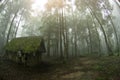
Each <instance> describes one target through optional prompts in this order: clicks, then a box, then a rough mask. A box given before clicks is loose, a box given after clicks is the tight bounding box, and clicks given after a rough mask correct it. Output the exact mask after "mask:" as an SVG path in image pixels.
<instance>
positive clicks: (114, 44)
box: [0, 0, 120, 58]
mask: <svg viewBox="0 0 120 80" xmlns="http://www.w3.org/2000/svg"><path fill="white" fill-rule="evenodd" d="M0 3H1V4H0V52H1V53H2V51H3V50H4V45H5V44H6V43H7V42H9V41H10V40H11V39H13V38H15V37H18V36H19V37H23V36H43V37H44V39H45V41H46V48H47V53H46V55H47V56H49V57H50V56H51V57H60V58H69V57H76V56H80V55H98V56H101V55H109V56H111V55H119V51H120V50H119V49H120V44H119V39H120V34H119V27H120V24H117V23H116V22H115V19H116V17H115V16H114V14H113V13H112V12H113V6H112V5H111V4H110V2H109V1H108V0H94V1H93V0H48V1H47V2H46V3H45V5H44V7H45V8H44V10H37V11H35V10H34V9H32V5H33V4H34V0H29V1H28V0H2V1H1V2H0ZM118 17H120V16H118ZM116 24H117V25H116Z"/></svg>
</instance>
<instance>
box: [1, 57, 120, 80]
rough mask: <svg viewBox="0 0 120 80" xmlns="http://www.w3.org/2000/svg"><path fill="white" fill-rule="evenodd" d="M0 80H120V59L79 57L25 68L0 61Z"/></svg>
mask: <svg viewBox="0 0 120 80" xmlns="http://www.w3.org/2000/svg"><path fill="white" fill-rule="evenodd" d="M0 80H120V57H116V56H113V57H101V58H100V57H79V58H76V59H71V60H68V61H67V62H66V63H62V62H61V61H59V60H58V61H57V60H55V61H50V62H44V63H41V65H40V66H36V67H26V66H23V65H19V64H16V63H13V62H10V61H7V60H5V59H2V58H1V59H0Z"/></svg>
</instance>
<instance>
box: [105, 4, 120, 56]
mask: <svg viewBox="0 0 120 80" xmlns="http://www.w3.org/2000/svg"><path fill="white" fill-rule="evenodd" d="M103 7H104V9H107V8H106V7H105V5H103ZM106 12H107V14H109V13H108V11H106ZM108 17H109V19H110V21H111V24H112V28H113V31H114V34H115V37H116V44H117V51H118V56H119V55H120V54H119V53H120V50H119V48H120V47H119V39H118V34H117V30H116V27H115V25H114V22H113V20H112V18H111V16H110V15H108Z"/></svg>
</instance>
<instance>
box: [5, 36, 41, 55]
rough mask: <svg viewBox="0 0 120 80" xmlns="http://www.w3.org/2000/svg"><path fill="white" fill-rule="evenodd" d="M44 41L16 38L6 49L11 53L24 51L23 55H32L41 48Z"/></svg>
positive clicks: (36, 38) (38, 38) (34, 38)
mask: <svg viewBox="0 0 120 80" xmlns="http://www.w3.org/2000/svg"><path fill="white" fill-rule="evenodd" d="M42 40H43V39H42V38H41V37H21V38H14V39H12V40H11V41H10V42H9V43H8V44H7V45H6V47H5V49H6V51H10V52H17V51H18V50H22V51H23V53H31V52H35V51H37V50H38V49H39V48H40V45H41V42H42Z"/></svg>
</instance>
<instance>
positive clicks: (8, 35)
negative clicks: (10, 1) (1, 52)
mask: <svg viewBox="0 0 120 80" xmlns="http://www.w3.org/2000/svg"><path fill="white" fill-rule="evenodd" d="M17 13H18V10H17V11H16V13H15V15H14V16H13V19H12V21H11V23H10V28H9V30H8V34H7V39H6V43H8V41H9V37H10V32H11V29H12V25H13V22H14V20H15V18H16V16H17Z"/></svg>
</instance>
